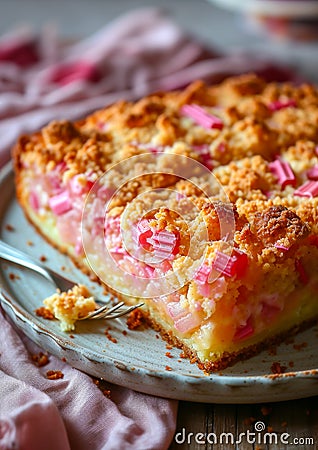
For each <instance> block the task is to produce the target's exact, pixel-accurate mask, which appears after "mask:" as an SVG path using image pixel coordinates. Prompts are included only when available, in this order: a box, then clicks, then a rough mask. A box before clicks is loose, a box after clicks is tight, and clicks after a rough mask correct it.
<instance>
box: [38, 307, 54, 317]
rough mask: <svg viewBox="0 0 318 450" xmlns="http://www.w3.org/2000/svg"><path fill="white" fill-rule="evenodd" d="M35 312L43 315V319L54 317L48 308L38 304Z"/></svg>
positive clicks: (40, 315)
mask: <svg viewBox="0 0 318 450" xmlns="http://www.w3.org/2000/svg"><path fill="white" fill-rule="evenodd" d="M35 314H36V315H37V316H39V317H43V319H47V320H53V319H55V317H54V314H53V313H51V311H50V310H49V309H48V308H45V306H40V308H37V309H36V310H35Z"/></svg>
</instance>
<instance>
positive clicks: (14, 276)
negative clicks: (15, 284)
mask: <svg viewBox="0 0 318 450" xmlns="http://www.w3.org/2000/svg"><path fill="white" fill-rule="evenodd" d="M9 278H10V280H11V281H14V280H20V279H21V278H20V277H19V275H17V274H15V273H13V272H11V273H9Z"/></svg>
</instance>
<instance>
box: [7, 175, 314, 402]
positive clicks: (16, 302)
mask: <svg viewBox="0 0 318 450" xmlns="http://www.w3.org/2000/svg"><path fill="white" fill-rule="evenodd" d="M0 192H1V196H0V237H1V239H3V240H4V241H6V242H8V243H9V244H11V245H15V246H16V247H17V248H19V249H21V250H24V251H26V252H28V253H29V254H31V255H32V256H35V257H36V258H40V257H41V256H45V257H46V258H47V261H46V264H47V265H48V266H50V267H52V268H53V269H55V270H61V267H62V266H64V268H65V269H64V270H65V273H66V274H67V275H68V276H69V277H70V278H72V279H74V280H76V281H80V282H85V283H87V284H88V285H89V286H90V287H92V288H93V290H95V294H96V295H97V296H100V295H102V294H101V288H100V287H99V286H95V285H94V284H92V283H91V282H90V280H89V279H88V278H87V277H85V275H83V274H82V273H81V272H79V271H78V270H77V269H76V268H75V267H74V266H73V264H72V263H71V262H70V261H69V260H68V259H67V258H66V257H64V256H63V255H61V254H59V253H58V252H57V251H56V250H54V249H53V248H52V247H51V246H49V245H48V244H47V243H46V242H44V241H43V239H42V238H41V237H39V236H38V235H37V234H36V232H35V231H34V229H33V228H32V227H31V226H30V225H29V224H28V223H27V222H26V220H25V218H24V216H23V213H22V211H21V209H20V208H19V206H18V204H17V202H16V200H15V195H14V183H13V175H12V171H11V168H10V166H7V167H6V168H5V169H3V170H2V172H1V174H0ZM8 224H9V225H12V226H13V227H14V230H13V231H9V230H8V229H7V228H8V227H7V225H8ZM28 241H32V242H33V244H34V245H32V246H30V245H29V244H28ZM10 274H16V275H18V276H19V278H18V279H15V280H11V278H12V276H11V278H10ZM0 284H1V286H2V290H3V293H2V294H1V298H0V301H1V303H2V306H3V309H4V310H5V312H6V313H7V314H8V315H9V316H10V318H11V319H12V320H13V322H14V323H15V324H16V326H17V327H18V328H20V329H21V330H22V331H23V332H24V333H25V334H26V335H27V336H29V338H31V339H32V340H33V341H35V342H36V343H37V344H39V345H40V346H41V347H42V348H43V349H45V350H47V351H48V352H50V353H52V354H54V355H56V356H58V357H59V358H65V359H66V360H67V361H68V362H69V363H70V364H71V365H72V366H74V367H77V368H78V369H80V370H82V371H84V372H87V373H89V374H91V375H95V376H97V377H101V378H104V379H105V380H107V381H110V382H113V383H117V384H119V385H122V386H126V387H129V388H132V389H135V390H137V391H141V392H145V393H149V394H153V395H158V396H162V397H168V398H175V399H183V400H191V401H198V402H214V403H253V402H266V401H278V400H288V399H295V398H301V397H306V396H311V395H315V394H317V392H318V370H316V368H317V367H318V354H317V341H318V338H317V333H318V330H317V328H312V329H310V330H308V331H307V332H305V333H302V334H300V335H299V336H297V339H295V343H297V344H302V343H303V342H306V344H307V345H306V346H305V347H304V348H302V350H295V348H294V346H293V344H289V345H285V344H284V345H281V346H279V348H278V349H277V355H275V356H271V355H269V354H268V352H263V353H261V354H260V355H258V356H257V357H254V358H252V359H250V360H248V361H244V362H240V363H238V364H236V365H235V366H233V367H232V368H228V369H227V370H224V372H223V374H212V375H210V376H207V375H204V374H203V373H202V372H201V371H200V370H199V369H198V368H197V366H196V365H191V364H190V362H189V361H188V360H185V359H180V358H179V354H180V350H178V349H173V350H170V352H171V355H172V358H169V357H167V356H166V355H165V354H166V352H167V349H166V344H165V342H163V341H162V340H161V339H160V338H159V337H158V336H157V335H156V333H155V332H154V331H152V330H150V329H148V330H144V331H129V330H127V326H126V322H125V320H124V319H123V320H116V321H112V322H111V324H110V322H107V323H105V322H103V321H85V322H79V324H78V326H77V332H76V333H74V338H71V337H70V336H69V335H68V334H66V333H63V332H62V331H61V330H60V329H59V324H58V322H57V321H48V320H45V319H42V318H40V317H37V316H36V315H35V313H34V310H35V309H36V308H37V307H39V306H41V303H42V299H43V298H45V297H46V296H47V295H49V294H50V293H52V286H50V284H49V283H47V282H46V281H43V280H42V279H41V278H40V277H39V276H38V275H35V274H33V272H31V271H29V270H27V269H24V270H23V269H20V268H18V267H17V266H14V265H10V264H8V263H5V262H0ZM108 324H110V325H111V326H112V329H111V331H110V333H111V335H112V336H113V337H115V338H116V339H117V341H118V342H117V343H113V342H110V341H109V340H108V339H107V337H106V336H105V334H104V330H105V328H106V326H107V325H108ZM123 330H127V335H123V333H122V331H123ZM277 361H278V362H280V363H281V364H282V365H285V366H287V367H288V370H289V371H291V370H292V371H293V372H288V373H285V374H283V375H281V376H273V374H272V373H271V370H270V367H271V365H272V363H273V362H277ZM291 362H292V364H293V367H292V369H291V367H290V365H291ZM166 366H169V367H170V368H171V370H170V371H167V370H166Z"/></svg>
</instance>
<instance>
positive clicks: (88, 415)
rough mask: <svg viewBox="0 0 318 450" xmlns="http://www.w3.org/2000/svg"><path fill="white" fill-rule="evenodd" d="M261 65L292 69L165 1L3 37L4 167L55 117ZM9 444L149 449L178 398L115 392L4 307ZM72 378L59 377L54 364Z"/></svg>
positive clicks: (3, 381) (278, 73)
mask: <svg viewBox="0 0 318 450" xmlns="http://www.w3.org/2000/svg"><path fill="white" fill-rule="evenodd" d="M248 71H257V72H261V73H263V74H265V75H267V76H268V75H269V76H270V77H272V78H275V77H276V78H280V79H285V78H288V77H289V73H288V71H287V72H286V71H284V70H283V69H279V68H276V67H274V68H273V67H272V65H271V64H269V63H268V62H267V61H263V60H260V59H257V58H255V57H250V56H246V55H242V54H241V55H229V56H219V55H217V54H216V53H214V52H213V51H211V50H207V49H206V48H205V47H204V46H202V45H200V44H199V43H198V42H196V41H195V40H193V39H191V38H190V37H189V36H187V35H186V34H185V33H184V32H183V31H182V30H180V29H179V27H178V26H177V25H176V24H175V23H173V22H172V21H171V20H170V19H169V18H167V17H166V16H165V15H163V14H162V13H161V12H160V11H158V10H157V9H145V10H141V11H135V12H131V13H129V14H127V15H126V16H124V17H122V18H120V19H119V20H117V21H115V22H114V23H112V24H110V25H108V26H107V27H106V28H104V29H102V30H101V31H99V32H97V33H96V34H95V35H93V36H91V37H89V38H87V39H83V40H82V41H79V42H76V43H73V44H65V43H64V44H62V43H61V41H60V40H59V39H58V38H57V37H56V36H54V35H53V34H52V33H50V32H48V31H46V32H44V33H42V34H41V35H40V36H37V35H35V34H33V33H25V32H23V33H14V34H12V35H10V36H6V37H4V38H3V39H1V40H0V134H1V140H0V166H1V165H3V164H4V163H5V162H6V161H7V160H8V159H9V150H10V148H11V146H12V145H13V143H14V141H15V140H16V139H17V137H18V136H19V135H20V134H21V133H26V132H32V131H34V130H36V129H38V128H39V127H41V126H43V125H44V124H46V123H47V122H48V121H50V120H52V119H55V118H59V119H61V118H66V119H76V118H79V117H81V116H83V115H85V114H87V113H89V112H91V111H93V110H94V109H96V108H101V107H103V106H105V105H107V104H110V103H112V102H114V101H116V100H118V99H123V98H125V99H136V98H138V97H141V96H143V95H145V94H148V93H150V92H151V91H154V90H160V89H175V88H178V87H183V86H185V85H187V84H188V83H189V82H191V81H193V80H195V79H198V78H200V79H204V80H207V81H219V80H221V79H222V78H224V76H226V75H229V74H238V73H242V72H248ZM0 342H1V344H0V450H9V449H12V450H13V449H17V448H18V449H19V450H68V449H73V450H102V449H105V450H106V449H107V450H112V449H114V450H115V449H116V450H117V449H120V450H126V449H127V450H130V449H131V450H147V449H149V450H150V449H158V450H164V449H166V448H168V446H169V444H170V442H171V440H172V438H173V433H174V431H175V426H176V413H177V402H176V401H170V400H165V399H161V398H156V397H152V396H149V395H145V394H140V393H137V392H133V391H131V390H129V389H126V388H122V387H118V386H114V385H111V386H110V391H111V394H110V395H111V397H110V399H108V398H106V397H105V396H104V395H103V394H102V392H101V391H100V390H99V389H98V388H97V387H96V386H95V385H94V383H93V381H92V379H91V378H90V377H89V376H88V375H85V374H84V373H82V372H80V371H78V370H76V369H73V368H71V367H70V366H69V365H68V364H66V363H64V362H62V361H59V360H58V359H57V358H55V357H53V356H50V357H49V359H50V362H49V364H48V365H47V366H44V367H37V366H36V365H35V364H34V362H33V361H32V359H31V357H30V352H31V353H39V351H40V349H39V348H37V347H36V346H35V344H33V343H31V342H30V341H29V340H28V339H27V338H25V337H21V336H20V335H19V334H18V333H17V331H16V330H15V329H14V327H12V325H11V324H10V323H9V322H8V321H7V320H6V318H5V316H4V315H3V314H2V313H1V311H0ZM50 369H52V370H60V371H62V372H63V374H64V378H63V379H58V380H49V379H47V378H46V372H47V371H48V370H50Z"/></svg>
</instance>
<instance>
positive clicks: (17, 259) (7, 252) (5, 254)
mask: <svg viewBox="0 0 318 450" xmlns="http://www.w3.org/2000/svg"><path fill="white" fill-rule="evenodd" d="M0 258H1V259H5V260H6V261H10V262H13V263H14V264H18V265H19V266H22V267H27V268H29V269H31V270H34V271H35V272H38V273H39V274H40V275H42V276H43V277H45V278H46V279H47V280H48V281H50V282H51V283H54V280H53V279H52V277H51V275H50V274H49V273H48V272H47V271H46V269H45V268H44V267H42V266H41V264H40V263H38V262H37V261H36V260H35V259H33V258H32V257H31V256H29V255H27V254H26V253H24V252H21V251H20V250H17V249H16V248H14V247H11V245H9V244H7V243H5V242H3V241H1V240H0Z"/></svg>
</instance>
